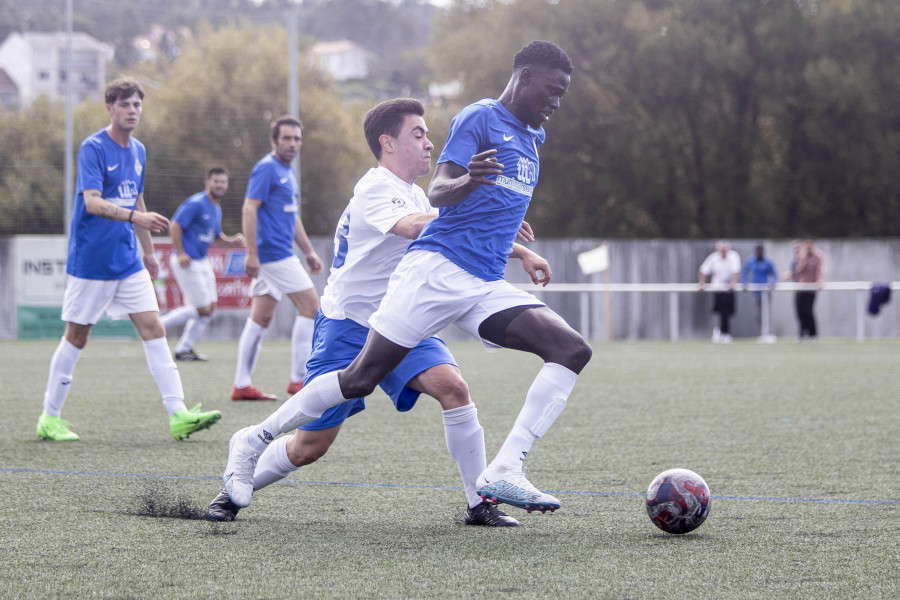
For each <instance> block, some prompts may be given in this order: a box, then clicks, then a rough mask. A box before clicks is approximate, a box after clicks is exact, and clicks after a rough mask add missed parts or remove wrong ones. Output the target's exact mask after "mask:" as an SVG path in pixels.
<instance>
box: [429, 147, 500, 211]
mask: <svg viewBox="0 0 900 600" xmlns="http://www.w3.org/2000/svg"><path fill="white" fill-rule="evenodd" d="M495 154H497V150H496V149H491V150H485V151H484V152H480V153H478V154H476V155H475V156H473V157H472V160H470V161H469V165H468V168H466V167H463V166H461V165H458V164H456V163H454V162H443V163H440V164H439V165H438V166H437V167H436V168H435V170H434V177H433V178H432V179H431V185H429V186H428V200H429V201H430V202H431V205H432V206H438V207H440V206H453V205H455V204H459V203H460V202H462V201H463V199H465V197H466V196H468V195H469V194H471V193H472V192H473V191H474V190H475V188H477V187H478V186H480V185H496V183H497V182H496V181H495V180H493V179H488V177H491V176H497V175H500V174H502V173H503V165H502V164H500V163H498V162H497V158H496V157H495V156H494V155H495Z"/></svg>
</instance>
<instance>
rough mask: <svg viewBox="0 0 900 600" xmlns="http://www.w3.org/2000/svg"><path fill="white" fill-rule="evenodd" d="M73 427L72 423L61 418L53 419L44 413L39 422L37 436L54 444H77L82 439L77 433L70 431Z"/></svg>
mask: <svg viewBox="0 0 900 600" xmlns="http://www.w3.org/2000/svg"><path fill="white" fill-rule="evenodd" d="M71 426H72V424H71V423H69V422H68V421H66V420H65V419H63V418H61V417H51V416H50V415H48V414H47V413H45V412H42V413H41V416H40V418H38V422H37V436H38V437H39V438H41V439H44V440H53V441H54V442H76V441H78V440H79V439H80V438H79V437H78V434H77V433H75V432H74V431H71V430H70V429H69V427H71Z"/></svg>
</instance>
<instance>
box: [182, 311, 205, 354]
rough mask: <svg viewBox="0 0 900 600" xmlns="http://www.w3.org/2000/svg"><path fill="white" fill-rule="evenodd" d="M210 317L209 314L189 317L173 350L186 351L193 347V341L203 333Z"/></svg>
mask: <svg viewBox="0 0 900 600" xmlns="http://www.w3.org/2000/svg"><path fill="white" fill-rule="evenodd" d="M211 318H212V317H210V316H209V315H206V316H202V317H196V318H194V319H190V320H189V321H188V322H187V325H185V327H184V331H183V332H182V334H181V338H180V339H179V340H178V344H176V345H175V352H187V351H188V350H191V349H192V348H193V347H194V342H196V341H197V339H198V338H199V337H200V336H201V335H203V331H204V330H205V329H206V326H207V325H209V321H210V319H211Z"/></svg>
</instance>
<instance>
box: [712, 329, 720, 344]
mask: <svg viewBox="0 0 900 600" xmlns="http://www.w3.org/2000/svg"><path fill="white" fill-rule="evenodd" d="M721 341H722V331H721V330H720V329H719V328H718V327H714V328H713V334H712V343H713V344H718V343H719V342H721Z"/></svg>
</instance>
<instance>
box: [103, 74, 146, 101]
mask: <svg viewBox="0 0 900 600" xmlns="http://www.w3.org/2000/svg"><path fill="white" fill-rule="evenodd" d="M135 94H137V95H138V96H140V98H141V100H143V99H144V88H143V87H141V84H140V83H138V82H137V81H135V80H134V79H130V78H128V77H120V78H119V79H113V80H112V81H110V82H109V83H107V84H106V92H105V94H104V96H105V99H106V103H107V104H115V103H116V102H118V101H119V100H122V99H123V98H131V97H132V96H134V95H135Z"/></svg>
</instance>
